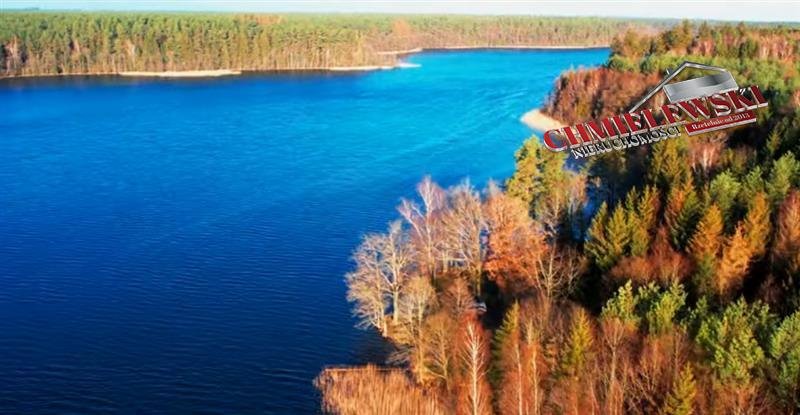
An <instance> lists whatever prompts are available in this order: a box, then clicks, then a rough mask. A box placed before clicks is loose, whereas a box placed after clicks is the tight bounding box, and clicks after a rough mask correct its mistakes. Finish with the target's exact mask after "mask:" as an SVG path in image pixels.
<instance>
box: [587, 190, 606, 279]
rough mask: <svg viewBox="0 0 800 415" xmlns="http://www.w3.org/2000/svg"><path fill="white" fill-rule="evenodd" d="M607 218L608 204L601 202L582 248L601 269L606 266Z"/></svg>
mask: <svg viewBox="0 0 800 415" xmlns="http://www.w3.org/2000/svg"><path fill="white" fill-rule="evenodd" d="M607 220H608V205H607V204H606V203H605V202H603V204H601V205H600V208H599V209H598V210H597V213H595V215H594V218H592V224H591V225H589V230H588V231H587V240H586V245H585V246H584V250H585V251H586V253H587V254H588V255H589V257H590V258H591V259H592V260H593V261H594V263H595V264H597V266H598V267H599V268H601V269H604V268H605V267H607V266H608V261H607V258H606V250H605V247H606V246H608V245H609V241H608V240H607V239H606V221H607Z"/></svg>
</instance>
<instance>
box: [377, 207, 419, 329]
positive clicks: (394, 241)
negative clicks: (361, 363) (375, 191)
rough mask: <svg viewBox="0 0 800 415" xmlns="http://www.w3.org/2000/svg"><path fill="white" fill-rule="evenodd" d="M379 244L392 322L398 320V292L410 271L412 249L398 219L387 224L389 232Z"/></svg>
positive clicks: (412, 256)
mask: <svg viewBox="0 0 800 415" xmlns="http://www.w3.org/2000/svg"><path fill="white" fill-rule="evenodd" d="M382 242H383V243H382V244H381V250H380V252H381V258H382V260H383V261H382V262H383V264H382V265H383V267H382V268H383V277H384V279H385V280H386V286H387V287H388V288H389V291H390V292H391V296H392V322H393V323H394V324H398V323H399V322H400V292H401V291H402V289H403V284H404V283H405V280H406V277H407V276H408V275H409V274H410V273H411V267H412V265H413V260H414V251H413V250H412V248H411V245H410V244H409V243H408V237H407V235H406V234H405V232H403V227H402V225H401V223H400V221H399V220H396V221H394V222H392V223H390V224H389V233H388V234H387V235H386V236H385V237H384V238H383V240H382Z"/></svg>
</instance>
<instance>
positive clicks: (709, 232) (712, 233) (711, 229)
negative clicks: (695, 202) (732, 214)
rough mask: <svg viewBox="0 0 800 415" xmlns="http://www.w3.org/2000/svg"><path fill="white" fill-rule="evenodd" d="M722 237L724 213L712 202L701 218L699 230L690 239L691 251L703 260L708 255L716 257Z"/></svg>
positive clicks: (696, 258) (698, 259)
mask: <svg viewBox="0 0 800 415" xmlns="http://www.w3.org/2000/svg"><path fill="white" fill-rule="evenodd" d="M721 238H722V214H721V213H720V209H719V208H718V207H717V205H716V204H712V205H711V206H710V207H709V208H708V209H707V210H706V212H705V214H704V215H703V218H702V219H700V223H698V225H697V231H696V232H695V233H694V235H693V236H692V239H691V240H690V241H689V249H688V251H689V253H690V254H691V256H692V258H693V259H694V260H695V261H697V262H701V261H703V260H704V259H706V258H707V257H711V258H714V257H716V256H717V253H718V252H719V248H720V244H721V242H722V241H721Z"/></svg>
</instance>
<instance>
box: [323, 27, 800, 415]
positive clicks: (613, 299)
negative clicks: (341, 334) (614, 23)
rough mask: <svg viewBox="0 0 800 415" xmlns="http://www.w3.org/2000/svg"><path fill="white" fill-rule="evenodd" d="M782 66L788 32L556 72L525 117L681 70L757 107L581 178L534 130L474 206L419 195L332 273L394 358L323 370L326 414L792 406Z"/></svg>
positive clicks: (794, 126) (793, 145) (799, 113)
mask: <svg viewBox="0 0 800 415" xmlns="http://www.w3.org/2000/svg"><path fill="white" fill-rule="evenodd" d="M799 55H800V31H798V30H797V29H796V28H785V27H772V28H755V27H748V26H746V25H743V24H742V25H735V26H734V25H713V26H712V25H708V24H701V25H695V24H691V23H688V22H684V23H682V24H678V25H676V26H674V27H673V28H671V29H669V30H666V31H664V32H662V33H659V34H656V35H643V34H641V33H637V32H634V31H629V32H626V33H624V34H621V35H620V36H619V37H618V38H616V39H615V40H614V41H613V42H612V55H611V57H610V59H609V60H608V62H607V63H606V65H604V66H603V67H600V68H595V69H588V70H578V71H570V72H567V73H565V74H563V75H562V77H561V78H560V79H559V80H558V81H557V83H556V88H555V90H554V92H553V93H552V95H551V97H550V99H549V102H548V104H547V105H546V106H545V108H544V109H543V112H544V113H545V114H546V115H548V116H551V117H554V118H557V119H559V120H561V121H563V122H564V124H563V125H570V124H573V123H575V122H580V121H584V120H591V119H597V118H602V117H604V116H609V115H613V114H616V113H618V112H620V111H623V110H624V109H625V108H627V107H628V106H629V105H631V103H633V102H636V100H637V99H639V98H640V97H641V96H643V95H644V94H645V93H646V92H647V90H648V89H649V88H650V87H652V86H654V85H656V84H657V83H658V82H659V81H660V79H661V78H662V76H663V75H664V73H665V71H666V70H668V69H674V68H676V67H677V66H678V65H679V64H680V63H681V62H683V61H685V60H689V61H694V62H699V63H705V64H710V65H715V66H722V67H724V68H727V69H729V70H730V71H731V72H732V74H733V75H734V77H735V78H736V79H737V80H738V81H739V82H740V85H747V84H757V85H758V86H759V87H760V88H761V89H762V91H765V92H764V95H765V97H766V98H767V100H768V101H769V107H768V109H765V110H763V111H760V112H759V118H758V123H757V124H751V125H750V126H747V127H742V128H739V129H733V130H723V131H717V132H713V133H708V134H704V135H700V136H694V137H691V138H689V137H686V136H682V137H677V138H674V139H670V140H666V141H662V142H659V143H656V144H652V145H649V146H641V147H637V148H635V149H631V150H628V151H612V152H609V153H604V154H601V155H598V156H595V157H593V158H591V159H589V161H588V162H586V163H583V164H579V165H575V164H574V163H572V164H569V163H567V159H566V157H567V156H566V155H565V153H554V152H551V151H549V150H547V149H546V148H545V147H544V145H543V144H542V143H541V142H540V139H539V138H538V137H531V138H530V139H529V140H527V141H526V142H525V143H524V144H523V146H522V148H520V149H519V151H518V152H517V153H516V171H515V172H514V174H513V176H512V177H510V178H509V179H508V180H506V181H505V182H504V183H502V184H496V183H491V184H489V186H488V187H487V188H486V189H485V190H483V191H479V190H478V189H475V188H474V187H473V186H472V185H471V184H470V183H469V182H464V183H462V184H459V185H456V186H453V187H450V188H442V187H440V186H438V185H437V184H436V183H435V182H433V181H432V180H431V179H430V178H425V179H424V180H422V182H421V183H420V184H419V185H418V187H417V190H418V197H417V198H416V199H415V200H403V201H402V202H401V203H400V205H399V206H398V213H399V219H397V220H396V221H394V222H391V223H390V224H389V227H388V229H387V231H386V232H384V233H376V234H369V235H366V236H365V237H364V238H363V241H362V243H361V245H360V246H359V247H358V248H357V249H356V250H355V253H354V256H353V258H354V262H355V267H354V269H353V270H352V272H351V273H349V274H348V275H347V277H346V282H347V285H348V289H349V290H348V299H349V300H350V301H351V302H352V303H353V304H354V312H355V314H356V316H358V317H359V318H360V321H361V324H362V325H363V326H364V327H367V328H370V329H373V330H376V331H377V332H378V333H380V334H381V335H382V336H384V337H386V338H387V339H389V340H390V341H391V342H392V343H393V344H394V345H395V346H396V351H395V353H394V354H393V355H392V356H391V358H390V361H389V362H388V365H387V366H385V367H377V366H365V367H355V368H330V369H326V370H324V371H323V372H322V373H321V374H320V375H319V377H318V378H317V380H316V384H317V386H318V388H319V389H320V390H321V391H322V406H323V409H324V410H325V411H329V412H331V413H337V414H472V415H477V414H481V415H483V414H516V415H524V414H574V415H579V414H665V415H667V414H669V415H678V414H680V415H686V414H792V413H800V160H798V156H800V89H798V87H800V74H799V72H798V71H800V60H799V59H798V56H799ZM680 76H681V77H683V78H681V79H686V78H685V77H686V76H689V74H684V73H681V75H680ZM610 91H613V94H612V93H611V92H610Z"/></svg>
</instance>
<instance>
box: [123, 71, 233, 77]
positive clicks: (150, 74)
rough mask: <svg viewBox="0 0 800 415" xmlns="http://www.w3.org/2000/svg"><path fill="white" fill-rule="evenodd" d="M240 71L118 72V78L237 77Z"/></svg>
mask: <svg viewBox="0 0 800 415" xmlns="http://www.w3.org/2000/svg"><path fill="white" fill-rule="evenodd" d="M241 73H242V71H238V70H233V69H213V70H206V71H164V72H150V71H129V72H120V73H119V74H118V75H120V76H139V77H142V76H143V77H156V78H206V77H217V76H228V75H239V74H241Z"/></svg>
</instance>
